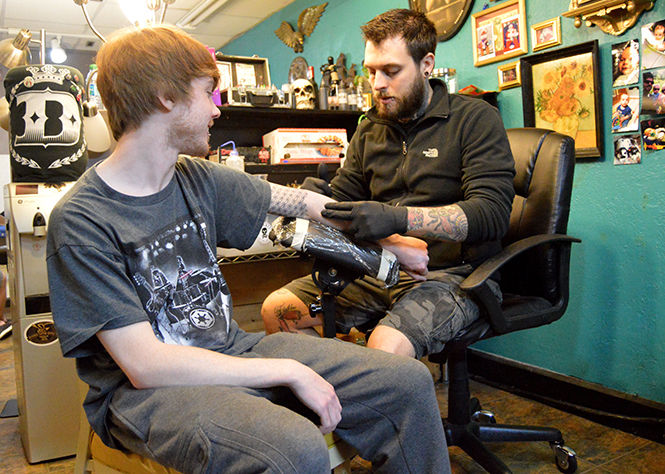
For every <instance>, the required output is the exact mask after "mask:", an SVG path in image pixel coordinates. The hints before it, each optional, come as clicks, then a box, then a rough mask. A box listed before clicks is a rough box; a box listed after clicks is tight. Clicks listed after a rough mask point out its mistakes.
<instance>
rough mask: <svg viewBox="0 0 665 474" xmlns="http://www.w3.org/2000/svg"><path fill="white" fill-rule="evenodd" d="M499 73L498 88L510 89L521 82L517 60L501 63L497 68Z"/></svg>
mask: <svg viewBox="0 0 665 474" xmlns="http://www.w3.org/2000/svg"><path fill="white" fill-rule="evenodd" d="M497 72H498V73H499V90H500V91H502V90H504V89H510V88H511V87H517V86H519V85H521V84H522V77H521V75H520V63H519V61H513V62H512V63H508V64H502V65H501V66H499V67H498V68H497Z"/></svg>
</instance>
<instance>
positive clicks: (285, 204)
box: [268, 183, 307, 217]
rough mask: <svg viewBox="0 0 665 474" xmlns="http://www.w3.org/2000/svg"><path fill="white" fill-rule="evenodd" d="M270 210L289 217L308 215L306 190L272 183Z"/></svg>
mask: <svg viewBox="0 0 665 474" xmlns="http://www.w3.org/2000/svg"><path fill="white" fill-rule="evenodd" d="M270 191H271V195H270V208H269V209H268V212H270V213H273V214H279V215H281V216H287V217H307V204H306V203H305V196H306V191H303V190H301V189H297V188H287V187H285V186H279V185H275V184H272V183H271V184H270Z"/></svg>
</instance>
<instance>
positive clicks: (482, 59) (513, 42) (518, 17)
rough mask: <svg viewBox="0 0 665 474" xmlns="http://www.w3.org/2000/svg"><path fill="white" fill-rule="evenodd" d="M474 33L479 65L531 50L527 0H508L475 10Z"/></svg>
mask: <svg viewBox="0 0 665 474" xmlns="http://www.w3.org/2000/svg"><path fill="white" fill-rule="evenodd" d="M471 35H472V37H473V65H474V66H476V67H478V66H482V65H484V64H489V63H494V62H497V61H503V60H504V59H508V58H513V57H515V56H520V55H522V54H525V53H527V52H529V45H528V38H527V34H526V15H525V8H524V0H508V1H507V2H503V3H501V4H499V5H496V6H493V7H491V8H487V9H485V10H482V11H480V12H478V13H474V14H473V15H471Z"/></svg>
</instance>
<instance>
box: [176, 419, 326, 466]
mask: <svg viewBox="0 0 665 474" xmlns="http://www.w3.org/2000/svg"><path fill="white" fill-rule="evenodd" d="M265 425H266V428H264V431H261V432H257V433H254V434H251V435H250V434H247V433H244V432H243V431H242V430H231V431H229V430H227V429H225V428H222V427H221V426H219V425H216V424H215V423H203V424H201V426H200V427H199V430H197V432H196V435H195V436H188V437H187V438H188V442H187V443H185V448H184V449H185V456H184V457H185V460H183V461H182V464H181V465H178V466H177V467H178V468H180V469H182V470H183V472H187V471H191V470H195V471H200V472H227V471H228V472H283V473H294V474H295V473H297V472H312V473H326V472H329V471H330V461H329V456H328V447H327V445H326V442H325V440H324V438H323V437H322V436H321V433H320V432H319V430H318V429H317V428H316V426H314V425H313V424H312V423H310V422H308V421H305V420H297V421H296V422H284V423H279V426H276V425H277V423H266V424H265ZM268 426H272V428H273V429H272V430H269V429H267V427H268Z"/></svg>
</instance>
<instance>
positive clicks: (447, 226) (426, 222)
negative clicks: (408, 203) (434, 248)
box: [408, 205, 469, 242]
mask: <svg viewBox="0 0 665 474" xmlns="http://www.w3.org/2000/svg"><path fill="white" fill-rule="evenodd" d="M468 230H469V223H468V221H467V219H466V214H464V211H463V210H462V209H461V208H460V207H459V206H457V205H450V206H442V207H430V208H427V207H409V224H408V233H409V235H415V236H419V237H429V238H432V239H440V240H450V241H453V242H461V241H463V240H464V239H466V236H467V234H468Z"/></svg>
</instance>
